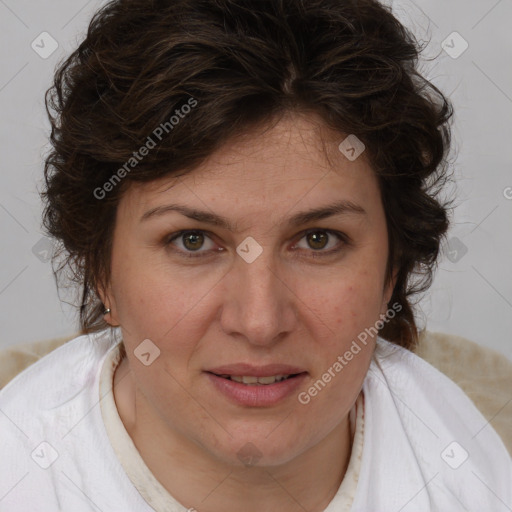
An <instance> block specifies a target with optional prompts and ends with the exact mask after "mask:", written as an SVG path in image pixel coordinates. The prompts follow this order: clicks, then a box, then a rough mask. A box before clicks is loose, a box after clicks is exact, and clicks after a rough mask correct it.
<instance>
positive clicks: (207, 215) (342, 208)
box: [140, 200, 367, 232]
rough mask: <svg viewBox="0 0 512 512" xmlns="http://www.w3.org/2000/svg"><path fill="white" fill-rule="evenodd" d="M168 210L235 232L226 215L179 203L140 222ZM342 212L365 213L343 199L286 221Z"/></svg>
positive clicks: (154, 211) (151, 212) (158, 209)
mask: <svg viewBox="0 0 512 512" xmlns="http://www.w3.org/2000/svg"><path fill="white" fill-rule="evenodd" d="M169 212H178V213H181V214H182V215H184V216H185V217H188V218H190V219H193V220H197V221H199V222H204V223H206V224H211V225H213V226H218V227H221V228H224V229H227V230H228V231H231V232H237V227H236V225H235V224H232V223H231V222H230V221H229V220H228V219H227V218H226V217H223V216H221V215H217V214H215V213H211V212H207V211H203V210H198V209H196V208H190V207H189V206H185V205H181V204H168V205H164V206H157V207H155V208H151V209H150V210H148V211H147V212H145V213H144V214H143V215H142V217H141V218H140V222H144V221H146V220H148V219H150V218H152V217H155V216H160V215H165V214H166V213H169ZM342 214H357V215H367V213H366V210H365V209H364V208H363V207H362V206H359V205H358V204H355V203H353V202H352V201H347V200H343V201H338V202H335V203H331V204H329V205H326V206H322V207H319V208H313V209H311V210H306V211H302V212H299V213H296V214H294V215H292V216H291V217H290V218H289V219H288V221H287V223H288V225H290V226H292V227H297V226H300V225H302V224H307V223H308V222H312V221H317V220H322V219H326V218H327V217H332V216H334V215H342Z"/></svg>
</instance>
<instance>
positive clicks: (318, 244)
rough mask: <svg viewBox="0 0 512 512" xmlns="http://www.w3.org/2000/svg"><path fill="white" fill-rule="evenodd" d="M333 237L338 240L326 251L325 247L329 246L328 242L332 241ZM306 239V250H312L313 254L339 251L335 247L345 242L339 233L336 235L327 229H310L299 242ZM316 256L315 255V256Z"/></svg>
mask: <svg viewBox="0 0 512 512" xmlns="http://www.w3.org/2000/svg"><path fill="white" fill-rule="evenodd" d="M333 237H336V238H338V244H336V243H335V244H334V245H331V247H330V248H328V249H327V250H325V251H324V250H322V249H326V248H327V246H328V245H329V242H331V240H332V239H333ZM303 239H306V241H307V244H308V245H309V247H306V249H313V252H322V253H327V254H330V253H333V252H337V251H338V250H340V248H339V247H338V248H337V245H339V242H340V241H341V242H345V241H346V240H345V238H344V236H343V235H342V234H341V233H337V232H336V231H330V230H327V229H310V230H309V231H307V232H306V233H304V235H303V236H302V238H301V240H303ZM315 256H316V254H315Z"/></svg>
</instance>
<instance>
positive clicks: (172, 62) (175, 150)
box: [41, 0, 453, 349]
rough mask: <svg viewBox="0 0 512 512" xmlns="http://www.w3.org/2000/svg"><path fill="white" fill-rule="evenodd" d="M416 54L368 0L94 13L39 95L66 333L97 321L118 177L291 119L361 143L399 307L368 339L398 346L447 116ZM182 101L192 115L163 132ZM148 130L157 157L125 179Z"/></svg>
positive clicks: (435, 224) (141, 3) (430, 230)
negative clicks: (45, 120) (72, 319)
mask: <svg viewBox="0 0 512 512" xmlns="http://www.w3.org/2000/svg"><path fill="white" fill-rule="evenodd" d="M422 50H423V48H420V45H419V43H418V41H417V40H416V38H415V37H414V36H413V35H412V33H410V32H409V31H408V30H407V29H406V28H405V27H404V26H403V25H402V24H401V23H400V22H399V21H398V20H397V19H396V18H395V17H394V16H393V14H392V12H391V9H390V8H388V7H386V6H384V5H381V4H380V3H378V2H377V1H375V0H354V1H349V0H346V1H340V0H268V1H259V2H255V1H254V0H153V1H149V0H114V1H111V2H109V3H107V4H106V5H105V6H103V7H102V8H101V9H100V10H99V11H98V12H96V14H95V15H94V16H93V18H92V20H91V22H90V25H89V28H88V32H87V35H86V37H85V38H84V39H83V41H82V42H81V44H80V45H79V46H78V48H77V49H76V50H75V51H74V52H73V53H72V54H71V55H70V56H69V57H68V58H67V59H66V60H65V61H64V62H61V63H59V66H58V68H57V69H56V72H55V76H54V81H53V85H52V87H50V88H49V89H48V90H47V92H46V96H45V99H46V110H47V113H48V117H49V119H50V123H51V136H50V140H51V145H52V149H51V151H50V153H49V154H48V155H47V157H46V159H45V169H44V177H45V189H44V190H43V191H42V192H41V195H42V198H43V201H44V206H45V209H44V213H43V226H44V228H45V230H46V232H47V233H48V234H49V235H50V236H52V237H54V238H56V239H57V241H58V242H59V243H58V248H59V249H58V250H57V251H56V253H55V254H54V260H53V268H54V272H55V276H56V278H57V283H58V285H59V281H60V279H59V278H60V277H63V276H64V277H66V278H67V279H71V283H72V284H78V285H79V288H80V292H79V296H80V299H79V301H80V327H81V329H82V332H92V331H96V330H99V329H103V328H105V327H107V326H108V324H107V323H106V322H105V320H104V318H103V304H102V303H101V301H100V299H99V296H98V286H99V285H100V284H105V283H108V280H109V275H110V255H111V244H112V235H113V229H114V224H115V219H116V209H117V205H118V203H119V200H120V198H121V196H122V194H123V193H124V191H125V190H126V187H127V186H129V184H130V183H131V182H147V181H152V180H155V179H158V178H161V177H163V176H166V175H169V176H181V175H184V174H186V173H187V172H190V171H191V170H193V169H194V167H196V166H197V165H199V164H200V163H201V162H202V161H203V160H204V159H205V158H207V157H208V156H210V155H211V154H212V153H213V152H214V151H216V150H217V149H219V148H220V147H221V146H222V145H223V144H224V143H226V142H227V141H228V140H229V139H230V138H231V137H234V136H235V135H237V134H240V133H243V132H244V131H245V132H247V131H248V130H249V129H250V128H251V127H254V126H256V125H258V124H262V123H264V122H265V121H268V120H270V119H273V118H275V117H276V116H279V115H281V114H284V113H287V112H294V111H306V112H314V113H316V114H319V115H320V117H321V119H322V120H323V121H325V123H326V124H327V125H328V126H330V127H332V128H334V129H335V130H338V131H339V132H340V133H345V134H356V135H357V137H358V138H359V139H360V140H361V141H363V143H364V144H365V146H366V152H365V156H366V157H367V158H368V161H369V162H370V164H371V167H372V169H373V170H374V171H375V173H376V175H377V177H378V180H379V185H380V190H381V194H382V201H383V206H384V210H385V215H386V220H387V226H388V233H389V235H388V236H389V257H388V266H387V274H386V275H387V278H388V279H391V278H392V270H393V267H394V266H395V265H396V268H398V274H397V278H396V284H395V286H394V292H393V295H392V297H391V300H390V303H399V304H400V305H401V306H402V308H401V310H400V312H399V314H397V315H396V316H395V317H394V318H392V319H390V320H389V321H388V322H386V323H385V324H384V327H383V328H382V329H381V331H380V332H379V334H380V335H381V336H382V337H384V338H386V339H388V340H389V341H392V342H394V343H396V344H399V345H401V346H403V347H406V348H409V349H412V348H413V347H414V346H415V344H416V343H417V341H418V336H419V332H418V327H417V324H416V321H415V316H414V305H415V303H413V302H412V300H411V299H412V297H413V296H414V295H416V294H418V293H420V292H424V291H425V290H427V288H429V287H430V285H431V282H432V276H433V272H434V270H435V266H436V262H437V258H438V254H439V252H440V244H441V241H442V238H443V237H444V236H445V234H446V231H447V229H448V226H449V221H448V207H449V205H450V204H449V202H448V201H445V202H442V201H441V199H440V198H439V193H440V191H441V190H442V189H443V186H444V184H445V183H446V181H447V179H448V177H449V173H448V170H449V165H448V161H447V153H448V150H449V148H450V128H449V120H450V118H451V116H452V114H453V111H452V106H451V104H450V102H449V101H448V100H447V98H446V97H445V96H444V95H443V94H442V93H441V92H440V91H439V89H437V88H436V87H435V86H434V85H433V84H432V83H431V82H430V81H428V80H427V79H426V78H424V77H423V76H422V75H421V74H420V72H419V71H418V66H417V64H418V58H419V55H420V53H421V51H422ZM191 99H193V101H195V102H196V104H197V106H196V107H195V108H193V109H189V112H188V113H187V115H184V116H179V117H180V119H179V122H178V123H174V122H170V121H169V120H170V119H171V116H177V115H178V114H179V113H180V112H182V110H181V109H182V108H183V111H185V109H184V107H182V106H183V105H185V104H187V103H188V104H189V105H192V103H191ZM171 125H172V127H171ZM159 126H160V127H162V126H166V130H165V134H163V135H164V136H162V137H161V140H159V141H158V144H157V147H156V148H155V149H154V150H152V151H150V152H148V154H147V155H146V156H145V158H144V159H141V160H140V162H139V161H137V164H136V165H132V166H131V169H127V168H126V162H128V161H130V159H133V158H134V151H135V150H137V149H138V148H139V147H142V146H143V145H144V144H145V143H146V144H147V143H148V140H149V139H148V137H150V135H151V134H152V133H154V131H155V128H156V127H159ZM162 133H163V132H162ZM123 165H124V167H123V168H124V169H125V172H122V171H121V166H123ZM116 173H117V177H118V178H120V177H122V178H123V179H122V180H120V179H119V181H120V183H119V186H114V185H117V182H116V183H113V181H112V179H113V177H114V176H115V175H116ZM107 182H109V183H111V185H112V186H109V187H108V193H106V191H107V187H105V184H106V183H107ZM99 190H102V192H101V193H100V192H98V191H99ZM99 196H101V197H99ZM388 282H391V281H388Z"/></svg>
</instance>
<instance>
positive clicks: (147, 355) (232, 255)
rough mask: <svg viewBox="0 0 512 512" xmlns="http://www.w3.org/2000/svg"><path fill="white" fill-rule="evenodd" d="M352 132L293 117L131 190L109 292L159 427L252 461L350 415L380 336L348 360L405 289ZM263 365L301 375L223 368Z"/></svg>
mask: <svg viewBox="0 0 512 512" xmlns="http://www.w3.org/2000/svg"><path fill="white" fill-rule="evenodd" d="M344 138H345V136H342V135H340V134H338V133H334V132H332V131H330V130H329V129H327V128H325V127H324V126H322V125H321V122H320V121H319V120H318V119H317V118H316V117H309V118H306V117H303V116H294V117H291V116H289V117H285V118H283V119H282V120H281V121H280V122H279V123H278V124H276V125H275V126H274V127H272V128H270V129H268V130H267V131H266V132H263V131H262V130H260V131H259V132H253V133H252V134H251V135H250V136H247V137H245V138H244V139H240V140H238V141H232V142H231V143H229V144H227V145H226V146H224V147H223V148H222V149H221V150H219V151H218V152H217V153H216V154H214V155H213V156H212V157H211V158H209V159H208V160H207V161H205V162H204V163H203V164H202V165H201V166H200V167H198V168H197V169H195V170H194V171H192V172H191V173H189V174H188V175H186V176H184V177H180V178H166V179H164V180H159V181H157V182H152V183H150V184H143V185H140V184H137V185H132V186H131V188H129V189H128V191H127V192H126V193H125V195H124V196H123V197H122V199H121V201H120V204H119V207H118V214H117V219H116V226H115V233H114V239H113V250H112V277H111V283H110V287H109V289H108V290H107V291H106V294H103V298H104V300H105V303H106V304H107V305H108V306H109V307H110V308H111V309H112V313H111V317H110V320H111V321H112V323H113V324H120V325H121V328H122V334H123V339H124V344H125V346H126V350H127V356H128V364H129V367H130V369H131V375H132V379H133V382H134V385H135V388H136V389H137V396H138V398H137V400H139V401H141V403H142V402H144V407H143V408H140V407H139V409H138V410H143V409H144V410H146V411H149V413H148V414H149V416H150V418H146V421H147V422H148V424H150V423H151V422H152V421H154V422H157V423H159V424H160V426H162V425H164V427H165V429H166V430H167V433H168V434H169V435H170V436H174V438H175V439H180V440H181V441H182V442H183V443H184V445H187V444H188V445H190V446H195V448H196V449H197V447H199V449H201V450H203V451H204V452H206V453H207V454H208V455H210V456H212V457H213V458H214V459H216V460H221V461H223V462H224V463H228V464H238V465H239V464H241V460H242V457H245V456H248V457H249V458H250V457H251V456H252V458H253V461H256V459H257V460H259V463H260V464H268V465H277V464H281V463H285V462H287V461H290V460H292V459H293V458H295V457H297V456H298V455H300V454H301V453H303V452H305V451H306V450H308V449H310V448H312V447H314V446H315V445H317V444H318V443H319V442H321V441H322V440H323V439H325V438H327V436H328V435H329V434H330V433H331V432H333V431H335V429H336V427H340V425H342V424H346V423H344V422H346V417H347V414H348V412H349V410H350V408H351V407H352V405H353V403H354V402H355V400H356V398H357V396H358V394H359V392H360V390H361V386H362V383H363V380H364V378H365V375H366V372H367V370H368V366H369V363H370V359H371V355H372V352H373V349H374V344H375V340H374V339H372V338H371V337H368V342H367V344H366V345H364V344H362V343H360V342H358V345H359V347H360V350H359V351H358V352H357V353H355V350H353V352H352V353H353V357H352V358H350V360H349V359H348V358H346V357H344V354H345V353H346V352H347V351H349V349H350V347H351V346H352V344H353V342H354V340H357V337H358V335H359V334H360V333H362V332H364V331H365V329H367V328H369V327H373V326H374V325H375V323H376V322H377V321H378V320H379V318H380V316H379V315H381V314H383V313H385V312H386V308H387V303H388V301H389V299H390V296H391V292H392V284H390V285H389V286H387V287H385V286H384V285H385V270H386V262H387V256H388V239H387V230H386V222H385V216H384V211H383V206H382V203H381V199H380V193H379V188H378V184H377V179H376V177H375V176H374V173H373V172H372V170H371V168H370V167H369V165H368V164H367V162H366V161H365V158H364V156H365V155H364V153H363V154H362V155H361V156H359V157H358V158H357V159H356V160H354V161H350V160H349V159H347V158H346V157H345V155H344V154H343V153H341V152H340V150H339V149H338V145H339V143H340V142H341V141H342V140H343V139H344ZM322 139H323V142H324V145H325V149H326V151H327V154H328V155H329V160H330V163H329V162H328V160H327V159H326V156H325V154H324V152H323V150H322ZM343 202H344V203H345V207H342V208H339V210H338V212H337V213H334V214H332V215H327V214H326V215H321V216H320V215H318V216H316V217H315V216H313V215H311V216H310V217H309V218H308V216H307V215H305V214H306V213H307V212H310V211H312V210H322V209H325V208H327V207H329V206H332V205H334V204H335V203H337V204H338V203H343ZM171 205H172V207H171ZM347 205H348V206H347ZM342 206H343V205H342ZM180 210H181V211H180ZM192 212H196V214H197V217H200V218H192V217H194V216H195V215H193V214H192ZM199 212H200V215H199ZM299 214H301V215H299ZM180 232H182V233H181V234H179V233H180ZM148 340H149V341H148ZM340 357H341V358H342V361H343V364H342V363H341V362H340V359H339V358H340ZM337 362H338V365H336V363H337ZM234 365H247V366H245V367H244V368H236V367H234ZM269 365H274V368H272V367H270V366H269ZM283 365H286V367H285V366H283ZM340 365H341V366H342V369H341V370H340V369H339V368H340ZM222 367H224V368H222ZM226 367H228V368H226ZM229 367H231V368H229ZM265 367H267V368H265ZM258 373H259V374H260V375H266V376H267V377H268V376H271V375H279V374H281V375H282V374H296V373H299V374H300V375H299V376H298V377H292V378H290V379H286V380H284V381H282V382H280V383H279V382H278V383H274V384H270V385H266V384H254V385H251V384H246V383H243V382H242V383H239V382H235V381H233V380H232V379H226V378H225V377H221V376H215V375H214V374H224V375H234V376H235V378H236V376H255V375H257V374H258ZM325 374H329V375H330V376H331V378H330V379H328V378H326V377H325ZM322 376H324V377H323V378H322ZM269 380H272V379H269ZM318 380H321V381H322V382H323V383H324V384H323V385H321V384H319V383H318V382H317V381H318ZM326 381H328V382H326ZM315 383H317V384H316V388H315V389H316V392H315V389H313V391H310V390H311V388H312V387H313V388H314V385H315Z"/></svg>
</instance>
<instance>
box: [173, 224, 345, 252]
mask: <svg viewBox="0 0 512 512" xmlns="http://www.w3.org/2000/svg"><path fill="white" fill-rule="evenodd" d="M191 233H201V234H203V235H206V236H207V237H208V238H210V239H211V237H210V236H208V233H209V232H208V231H205V230H202V229H187V230H183V231H178V232H176V233H172V234H171V235H169V237H167V238H166V239H165V241H164V245H165V246H167V247H170V246H171V245H172V242H173V241H174V240H176V239H178V238H180V237H181V236H183V235H186V234H191ZM310 233H328V234H329V235H334V236H335V237H338V238H339V240H340V242H341V246H339V247H336V248H334V249H330V250H329V251H323V250H322V249H318V250H317V251H315V250H314V249H311V256H312V257H313V258H325V257H328V256H332V255H334V254H336V253H338V252H340V251H341V250H342V249H343V248H344V246H346V245H348V244H349V238H348V236H347V235H345V234H344V233H341V232H339V231H334V230H331V229H321V228H313V229H308V230H306V231H303V232H302V233H301V235H302V236H301V237H300V238H299V240H298V241H299V242H300V240H302V239H303V238H304V237H305V236H307V235H309V234H310ZM297 243H298V242H297ZM172 250H173V251H175V252H176V253H177V254H179V255H180V256H182V257H184V258H204V257H208V256H209V255H208V254H207V251H200V250H198V251H196V252H193V251H183V250H182V249H172Z"/></svg>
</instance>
